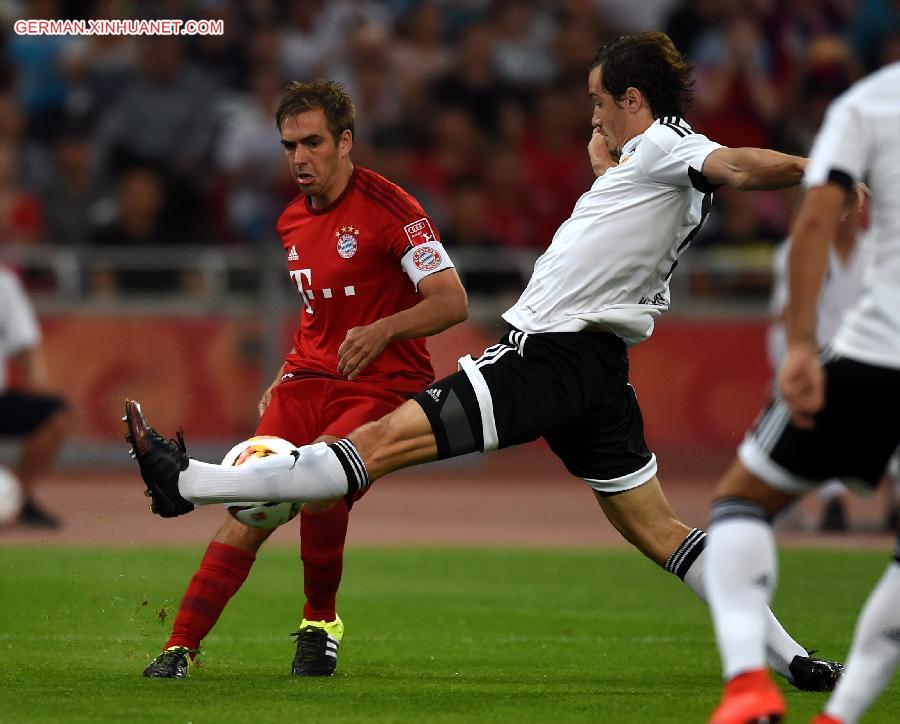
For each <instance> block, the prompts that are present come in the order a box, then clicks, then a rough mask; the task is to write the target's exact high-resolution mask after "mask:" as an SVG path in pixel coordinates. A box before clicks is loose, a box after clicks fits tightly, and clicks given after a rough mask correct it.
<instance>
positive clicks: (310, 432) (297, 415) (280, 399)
mask: <svg viewBox="0 0 900 724" xmlns="http://www.w3.org/2000/svg"><path fill="white" fill-rule="evenodd" d="M333 382H334V381H333V380H330V379H327V378H322V377H298V378H295V379H292V380H288V381H285V382H282V383H281V384H279V385H276V386H275V388H274V389H273V390H272V399H271V401H270V403H269V406H268V407H267V408H266V411H265V412H264V413H263V416H262V417H261V418H260V421H259V424H258V425H257V427H256V433H255V434H256V435H274V436H276V437H281V438H284V439H285V440H288V441H289V442H292V443H294V444H295V445H308V444H310V443H311V442H312V441H313V440H315V439H316V438H317V437H318V436H319V435H320V434H322V431H323V430H324V428H325V425H326V420H325V417H324V415H323V410H324V408H325V405H326V403H327V400H328V398H329V390H330V387H331V383H333Z"/></svg>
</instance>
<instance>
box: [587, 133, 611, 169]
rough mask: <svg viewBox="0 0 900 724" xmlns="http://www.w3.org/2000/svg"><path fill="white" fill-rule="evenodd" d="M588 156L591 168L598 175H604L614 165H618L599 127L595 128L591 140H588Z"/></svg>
mask: <svg viewBox="0 0 900 724" xmlns="http://www.w3.org/2000/svg"><path fill="white" fill-rule="evenodd" d="M588 157H589V158H590V159H591V168H592V169H594V173H595V174H596V175H597V176H602V175H603V174H604V173H606V172H607V171H608V170H609V169H611V168H612V167H613V166H617V165H618V164H617V163H616V161H615V159H614V158H613V157H612V154H611V153H610V151H609V148H608V147H607V145H606V141H605V140H604V138H603V134H602V133H600V129H599V128H595V129H594V132H593V133H592V134H591V140H590V141H589V142H588Z"/></svg>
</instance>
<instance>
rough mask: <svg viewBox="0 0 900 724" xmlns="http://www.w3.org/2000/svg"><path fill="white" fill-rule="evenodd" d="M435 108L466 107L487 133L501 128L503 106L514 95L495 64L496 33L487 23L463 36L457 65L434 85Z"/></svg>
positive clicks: (433, 100)
mask: <svg viewBox="0 0 900 724" xmlns="http://www.w3.org/2000/svg"><path fill="white" fill-rule="evenodd" d="M430 95H431V104H430V107H431V108H446V107H447V106H453V107H456V108H461V109H463V110H464V111H465V112H466V113H467V114H468V115H469V116H470V117H471V118H472V119H474V121H475V123H476V124H477V125H478V127H479V128H480V129H481V130H482V131H483V132H485V133H487V134H492V133H494V132H495V131H496V130H497V124H498V121H499V117H500V109H501V107H502V106H503V104H504V102H505V101H506V100H508V97H509V95H510V90H509V88H508V87H507V86H506V85H505V84H504V83H503V82H502V80H501V79H500V77H499V76H498V75H497V72H496V70H495V67H494V58H493V34H492V33H491V30H490V27H489V26H487V25H485V24H483V23H474V24H473V25H471V26H469V27H468V28H467V29H466V30H465V32H464V34H463V37H462V40H461V42H460V47H459V51H458V54H457V56H456V66H455V67H454V68H453V69H452V70H451V71H450V72H449V73H448V74H447V75H445V76H443V77H442V78H439V79H438V80H437V81H435V83H434V84H433V85H432V87H431V94H430Z"/></svg>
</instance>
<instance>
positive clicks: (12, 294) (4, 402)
mask: <svg viewBox="0 0 900 724" xmlns="http://www.w3.org/2000/svg"><path fill="white" fill-rule="evenodd" d="M8 362H11V363H12V368H13V373H14V377H15V384H14V385H9V384H8V382H9V381H8V380H7V376H6V372H7V363H8ZM51 382H52V381H51V379H50V374H49V372H48V370H47V361H46V359H45V356H44V349H43V346H42V344H41V333H40V328H39V327H38V322H37V317H36V315H35V313H34V309H33V307H32V306H31V302H30V301H29V299H28V297H27V296H26V294H25V290H24V289H23V288H22V285H21V284H20V283H19V280H18V279H17V278H16V276H15V274H13V273H12V272H11V271H9V270H8V269H5V268H3V267H0V437H3V438H13V439H17V440H21V441H22V445H21V449H20V450H19V457H18V460H17V462H16V464H15V465H14V466H13V473H14V474H15V476H16V478H17V479H18V481H19V483H20V485H21V486H22V490H23V492H24V496H25V500H24V505H23V507H22V509H21V511H20V513H19V519H18V522H19V524H21V525H27V526H33V527H38V528H58V527H59V526H60V521H59V519H58V518H56V516H54V515H51V514H50V513H48V512H47V511H45V510H44V509H43V508H41V507H40V506H39V505H38V503H37V501H36V500H35V498H34V488H35V486H36V484H37V482H38V481H39V480H40V478H41V477H43V476H44V475H46V474H47V472H49V471H50V469H51V468H52V466H53V464H54V462H55V459H56V452H57V450H58V449H59V446H60V444H61V443H62V441H63V439H64V438H65V434H66V430H67V414H66V403H65V401H64V400H63V399H62V398H61V397H58V396H57V395H55V394H52V393H50V392H49V390H50V388H51Z"/></svg>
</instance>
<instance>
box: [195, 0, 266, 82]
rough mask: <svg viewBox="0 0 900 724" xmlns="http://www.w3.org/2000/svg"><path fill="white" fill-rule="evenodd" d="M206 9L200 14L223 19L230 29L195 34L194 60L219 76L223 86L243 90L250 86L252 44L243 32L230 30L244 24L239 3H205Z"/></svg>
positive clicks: (212, 18) (210, 74)
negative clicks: (215, 32) (206, 33)
mask: <svg viewBox="0 0 900 724" xmlns="http://www.w3.org/2000/svg"><path fill="white" fill-rule="evenodd" d="M203 7H204V8H205V10H206V12H203V13H197V14H196V17H203V18H206V19H209V20H221V21H222V23H223V27H224V28H225V29H226V32H225V33H223V34H222V35H195V36H193V37H192V38H191V39H190V45H189V48H188V52H189V56H190V58H191V60H192V61H193V62H194V63H196V64H197V66H198V67H200V68H202V69H203V70H204V72H205V73H206V74H207V75H208V76H209V77H210V78H213V79H215V82H216V84H217V85H218V86H219V87H222V88H229V89H232V90H241V89H244V88H247V87H248V86H250V81H251V79H250V72H251V67H250V58H249V52H248V51H249V48H248V44H247V42H246V38H245V37H244V36H243V33H235V32H230V31H231V29H232V28H239V27H240V26H241V23H240V19H239V16H238V7H239V6H238V3H234V2H209V3H204V5H203Z"/></svg>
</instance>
